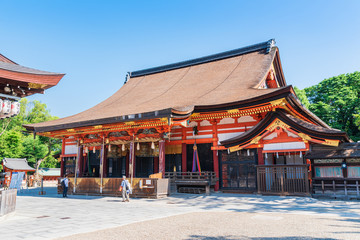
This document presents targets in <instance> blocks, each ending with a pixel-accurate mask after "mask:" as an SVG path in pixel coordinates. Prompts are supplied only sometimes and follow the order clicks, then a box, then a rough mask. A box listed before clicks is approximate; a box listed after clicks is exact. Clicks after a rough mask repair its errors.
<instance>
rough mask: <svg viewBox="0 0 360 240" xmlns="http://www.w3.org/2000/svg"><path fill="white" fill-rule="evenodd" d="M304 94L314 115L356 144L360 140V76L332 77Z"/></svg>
mask: <svg viewBox="0 0 360 240" xmlns="http://www.w3.org/2000/svg"><path fill="white" fill-rule="evenodd" d="M304 90H305V92H306V96H307V98H308V100H309V103H310V106H309V109H310V110H311V111H312V112H313V113H315V114H316V115H317V116H318V117H320V118H321V119H322V120H323V121H325V122H326V123H327V124H328V125H329V126H331V127H333V128H337V129H341V130H343V131H346V132H347V133H348V135H349V137H350V138H351V139H353V140H354V141H358V140H360V129H359V123H360V118H359V114H360V72H354V73H349V74H342V75H339V76H335V77H331V78H328V79H325V80H323V81H321V82H320V83H319V84H317V85H314V86H312V87H309V88H305V89H304Z"/></svg>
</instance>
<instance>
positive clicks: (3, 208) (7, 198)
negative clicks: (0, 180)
mask: <svg viewBox="0 0 360 240" xmlns="http://www.w3.org/2000/svg"><path fill="white" fill-rule="evenodd" d="M16 195H17V190H16V189H9V190H3V191H0V216H3V215H5V214H8V213H11V212H13V211H15V207H16Z"/></svg>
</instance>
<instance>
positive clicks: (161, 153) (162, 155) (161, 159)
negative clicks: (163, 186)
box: [159, 140, 165, 177]
mask: <svg viewBox="0 0 360 240" xmlns="http://www.w3.org/2000/svg"><path fill="white" fill-rule="evenodd" d="M159 172H161V173H162V175H163V177H164V176H165V141H164V140H161V141H160V142H159Z"/></svg>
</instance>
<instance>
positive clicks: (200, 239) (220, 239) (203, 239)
mask: <svg viewBox="0 0 360 240" xmlns="http://www.w3.org/2000/svg"><path fill="white" fill-rule="evenodd" d="M187 239H189V240H190V239H191V240H195V239H196V240H238V239H244V240H270V239H278V240H285V239H286V240H288V239H290V240H305V239H312V240H323V239H326V240H335V238H313V237H296V236H288V237H260V238H257V237H255V238H253V237H245V236H217V237H209V236H202V235H191V236H190V238H187Z"/></svg>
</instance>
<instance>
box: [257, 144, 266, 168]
mask: <svg viewBox="0 0 360 240" xmlns="http://www.w3.org/2000/svg"><path fill="white" fill-rule="evenodd" d="M264 164H265V161H264V154H263V149H262V148H258V165H264Z"/></svg>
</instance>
